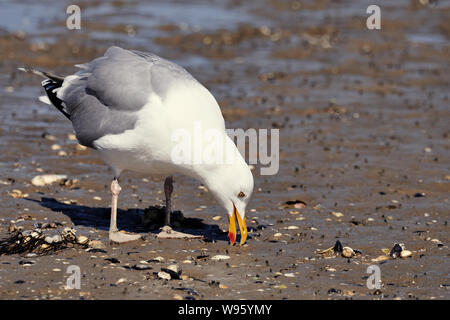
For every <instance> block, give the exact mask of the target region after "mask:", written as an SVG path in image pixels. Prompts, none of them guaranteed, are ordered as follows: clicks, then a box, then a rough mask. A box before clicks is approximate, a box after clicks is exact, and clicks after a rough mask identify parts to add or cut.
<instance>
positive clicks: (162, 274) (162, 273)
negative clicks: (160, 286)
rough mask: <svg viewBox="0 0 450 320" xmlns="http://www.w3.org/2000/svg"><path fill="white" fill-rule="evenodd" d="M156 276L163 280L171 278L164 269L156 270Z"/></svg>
mask: <svg viewBox="0 0 450 320" xmlns="http://www.w3.org/2000/svg"><path fill="white" fill-rule="evenodd" d="M158 278H160V279H164V280H170V279H171V277H170V274H169V273H167V272H164V271H160V272H158Z"/></svg>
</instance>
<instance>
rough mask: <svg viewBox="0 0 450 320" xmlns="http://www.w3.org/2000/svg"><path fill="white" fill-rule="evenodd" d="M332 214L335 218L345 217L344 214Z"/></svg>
mask: <svg viewBox="0 0 450 320" xmlns="http://www.w3.org/2000/svg"><path fill="white" fill-rule="evenodd" d="M331 214H332V215H333V216H335V217H336V218H342V217H343V216H344V214H343V213H342V212H335V211H333V212H331Z"/></svg>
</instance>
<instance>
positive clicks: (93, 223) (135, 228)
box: [25, 197, 228, 241]
mask: <svg viewBox="0 0 450 320" xmlns="http://www.w3.org/2000/svg"><path fill="white" fill-rule="evenodd" d="M25 200H28V201H32V202H35V203H37V204H39V205H40V206H42V207H44V208H48V209H50V210H52V211H54V212H61V213H63V214H65V215H66V216H68V217H69V218H70V220H71V221H72V222H73V224H74V225H75V226H77V225H79V226H85V227H91V228H96V229H100V230H105V231H108V230H109V222H110V217H111V208H105V207H96V208H94V207H87V206H82V205H77V204H66V203H63V202H59V201H58V200H56V199H54V198H46V197H42V198H41V200H40V201H39V200H36V199H31V198H25ZM151 208H154V207H151ZM161 210H162V209H161ZM144 212H145V210H142V209H128V210H120V209H118V210H117V226H118V228H119V229H120V230H125V231H127V232H139V233H149V232H151V233H153V234H157V233H159V232H160V230H159V227H162V224H161V225H155V224H153V225H152V226H151V227H149V226H148V225H145V224H144V223H143V222H142V217H143V215H144ZM174 213H175V212H172V217H173V214H174ZM173 229H174V230H176V231H179V232H184V233H188V234H192V235H201V236H203V237H204V240H205V241H228V237H227V234H226V232H223V231H222V230H221V229H220V228H219V226H218V225H215V224H206V223H203V220H202V219H198V218H184V220H183V222H182V223H181V224H178V225H177V226H175V227H173Z"/></svg>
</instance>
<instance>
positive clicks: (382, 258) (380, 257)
mask: <svg viewBox="0 0 450 320" xmlns="http://www.w3.org/2000/svg"><path fill="white" fill-rule="evenodd" d="M386 260H389V256H386V255H382V256H378V257H376V258H375V259H372V262H382V261H386Z"/></svg>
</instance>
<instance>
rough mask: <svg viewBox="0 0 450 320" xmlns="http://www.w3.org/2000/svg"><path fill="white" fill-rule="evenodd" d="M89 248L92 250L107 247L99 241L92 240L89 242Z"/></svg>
mask: <svg viewBox="0 0 450 320" xmlns="http://www.w3.org/2000/svg"><path fill="white" fill-rule="evenodd" d="M89 247H91V248H92V249H104V248H106V246H105V245H104V244H103V242H101V241H99V240H91V241H89Z"/></svg>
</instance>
